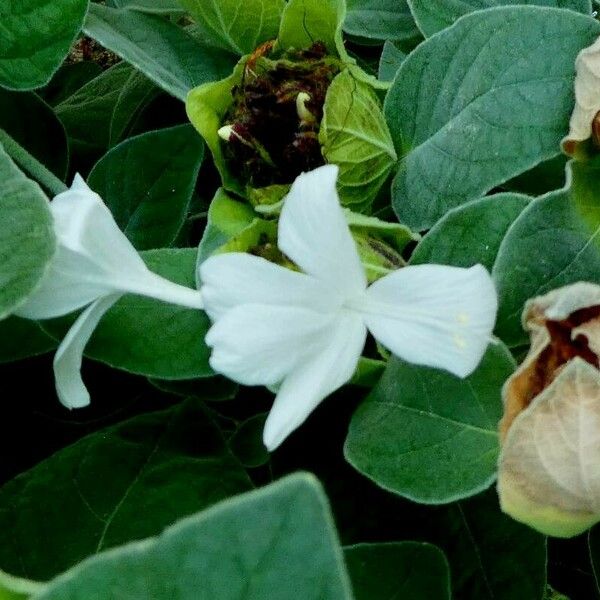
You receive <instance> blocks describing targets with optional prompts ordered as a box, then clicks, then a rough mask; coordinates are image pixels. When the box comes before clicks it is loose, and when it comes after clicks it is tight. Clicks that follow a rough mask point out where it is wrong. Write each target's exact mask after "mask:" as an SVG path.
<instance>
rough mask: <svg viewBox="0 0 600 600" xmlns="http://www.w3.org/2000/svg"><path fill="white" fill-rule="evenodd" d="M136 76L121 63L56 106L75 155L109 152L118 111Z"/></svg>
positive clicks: (129, 68)
mask: <svg viewBox="0 0 600 600" xmlns="http://www.w3.org/2000/svg"><path fill="white" fill-rule="evenodd" d="M132 73H133V69H132V68H131V67H130V66H129V65H127V64H125V63H118V64H116V65H114V66H113V67H111V68H110V69H108V70H106V71H103V72H102V73H101V74H100V75H98V77H95V78H94V79H92V80H91V81H89V82H88V83H86V84H85V85H83V86H82V87H80V88H78V89H77V90H75V91H74V93H73V94H71V95H70V96H68V97H67V98H64V99H63V100H61V102H60V103H58V104H57V105H56V107H55V111H56V114H57V116H58V118H59V119H60V120H61V121H62V123H63V125H64V126H65V129H66V130H67V134H68V135H69V140H70V142H71V148H72V149H73V150H74V153H76V154H78V155H81V154H86V155H90V154H91V155H93V154H94V153H96V152H103V151H105V150H106V149H108V146H109V143H110V132H111V123H112V119H113V115H114V111H115V107H116V105H117V103H118V101H119V98H120V97H121V92H122V90H123V88H124V86H125V85H126V83H127V81H129V78H130V77H131V75H132Z"/></svg>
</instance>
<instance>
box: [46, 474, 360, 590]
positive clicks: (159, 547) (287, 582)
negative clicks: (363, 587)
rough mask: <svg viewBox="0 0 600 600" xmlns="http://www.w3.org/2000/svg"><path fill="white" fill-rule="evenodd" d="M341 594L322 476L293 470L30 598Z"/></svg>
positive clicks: (342, 581) (344, 582)
mask: <svg viewBox="0 0 600 600" xmlns="http://www.w3.org/2000/svg"><path fill="white" fill-rule="evenodd" d="M94 597H96V598H125V597H130V598H152V599H153V600H163V599H164V600H216V599H218V600H237V599H239V598H248V599H250V598H256V599H257V600H258V599H263V598H269V600H298V599H299V598H302V600H350V598H351V592H350V586H349V582H348V578H347V575H346V573H345V570H344V565H343V557H342V553H341V549H340V548H339V545H338V541H337V538H336V535H335V531H334V526H333V519H332V517H331V514H330V512H329V507H328V506H327V500H326V498H325V495H324V493H323V491H322V489H321V486H320V485H319V484H318V483H317V482H316V481H315V480H314V479H313V478H312V477H311V476H309V475H294V476H291V477H288V478H286V479H284V480H282V481H279V482H277V483H274V484H272V485H270V486H268V487H266V488H263V489H261V490H258V491H255V492H251V493H248V494H245V495H243V496H240V497H238V498H233V499H231V500H228V501H225V502H223V503H221V504H219V505H218V506H216V507H214V508H212V509H209V510H208V511H206V512H204V513H202V514H199V515H197V516H194V517H191V518H189V519H186V520H184V521H182V522H180V523H178V524H176V525H174V526H173V527H170V528H169V529H167V530H166V531H165V532H164V533H163V534H162V535H161V536H160V537H158V538H154V539H150V540H147V541H145V542H141V543H138V544H132V545H129V546H125V547H123V548H120V549H119V550H117V551H115V552H111V553H107V554H103V555H101V556H98V557H95V558H93V559H91V560H89V561H86V562H85V563H83V564H81V565H79V566H77V567H75V568H74V569H73V570H72V571H70V572H68V573H66V574H65V575H64V576H63V577H59V578H58V579H56V580H55V581H54V582H52V583H51V584H50V585H49V586H48V588H47V591H45V592H44V593H42V594H39V595H38V597H37V598H36V600H59V599H60V600H65V598H69V599H70V600H79V599H81V600H84V599H85V600H89V599H90V598H94Z"/></svg>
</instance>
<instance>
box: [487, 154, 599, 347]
mask: <svg viewBox="0 0 600 600" xmlns="http://www.w3.org/2000/svg"><path fill="white" fill-rule="evenodd" d="M569 169H572V171H573V174H572V176H569V177H568V180H569V181H572V182H573V184H572V185H567V187H565V189H563V190H558V191H556V192H551V193H550V194H547V195H546V196H542V197H541V198H538V199H536V200H535V201H533V202H532V203H531V204H530V205H529V206H528V207H527V208H526V209H525V210H524V211H523V212H522V213H521V215H520V216H519V217H518V218H517V220H516V221H515V222H514V224H513V225H512V226H511V227H510V229H509V230H508V232H507V234H506V237H505V238H504V240H503V241H502V244H501V245H500V249H499V251H498V257H497V259H496V263H495V264H494V270H493V277H494V282H495V284H496V288H497V290H498V297H499V301H500V305H499V310H498V320H497V324H496V332H497V334H498V335H499V336H500V337H501V338H502V340H503V341H504V342H505V343H506V344H508V345H509V346H511V347H514V346H519V345H522V344H526V343H528V339H529V338H528V336H527V334H526V333H525V332H524V331H523V329H522V326H521V313H522V312H523V306H524V304H525V302H526V301H527V300H529V298H533V297H534V296H539V295H542V294H545V293H546V292H548V291H550V290H552V289H555V288H558V287H561V286H563V285H567V284H569V283H575V282H577V281H598V280H599V278H600V246H599V245H598V241H597V240H598V235H599V234H600V211H599V209H598V206H600V204H599V203H598V202H597V201H595V199H594V196H597V187H598V181H600V169H598V167H595V168H593V169H592V170H591V173H590V172H587V171H588V169H589V167H588V166H586V165H584V164H581V163H571V166H569ZM590 195H591V197H589V196H590ZM585 205H587V206H588V209H589V210H588V212H587V214H586V217H585V218H584V217H583V211H584V210H585ZM590 211H591V212H590Z"/></svg>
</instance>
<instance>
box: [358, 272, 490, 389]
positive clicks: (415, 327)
mask: <svg viewBox="0 0 600 600" xmlns="http://www.w3.org/2000/svg"><path fill="white" fill-rule="evenodd" d="M365 296H366V299H365V300H363V301H362V306H360V305H361V301H357V302H356V308H357V309H358V310H362V312H363V314H364V318H365V323H366V325H367V327H368V328H369V331H371V333H372V334H373V335H374V336H375V338H376V339H377V340H378V341H379V342H381V343H382V344H383V345H384V346H386V347H388V348H389V349H390V350H391V351H392V352H393V353H394V354H395V355H396V356H399V357H400V358H402V359H404V360H406V361H408V362H411V363H415V364H418V365H426V366H430V367H435V368H441V369H445V370H447V371H450V373H453V374H454V375H458V376H459V377H466V376H467V375H469V374H470V373H472V372H473V371H474V370H475V368H476V367H477V365H478V364H479V361H480V360H481V358H482V357H483V354H484V353H485V350H486V348H487V346H488V343H489V341H490V339H491V334H492V331H493V328H494V322H495V319H496V310H497V306H498V301H497V296H496V290H495V288H494V284H493V282H492V280H491V277H490V275H489V273H488V272H487V271H486V270H485V268H484V267H482V266H481V265H476V266H474V267H471V268H470V269H462V268H458V267H446V266H442V265H418V266H414V267H405V268H403V269H400V270H399V271H395V272H394V273H391V274H390V275H386V276H385V277H383V278H382V279H380V280H379V281H376V282H375V283H374V284H373V285H372V286H371V287H370V288H369V289H368V290H367V293H366V295H365Z"/></svg>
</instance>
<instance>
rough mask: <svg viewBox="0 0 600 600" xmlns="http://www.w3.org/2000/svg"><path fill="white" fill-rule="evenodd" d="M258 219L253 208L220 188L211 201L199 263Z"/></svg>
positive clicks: (199, 249) (199, 253)
mask: <svg viewBox="0 0 600 600" xmlns="http://www.w3.org/2000/svg"><path fill="white" fill-rule="evenodd" d="M256 221H258V218H257V216H256V213H255V212H254V211H253V210H252V208H251V207H250V206H249V205H248V204H245V203H244V202H240V201H239V200H234V199H233V198H232V197H231V196H229V195H228V194H227V192H225V191H224V190H223V188H219V189H218V190H217V192H216V194H215V197H214V198H213V200H212V202H211V203H210V207H209V209H208V219H207V223H206V229H205V230H204V235H203V236H202V240H201V242H200V246H199V248H198V264H202V263H203V262H204V261H205V260H206V259H207V258H208V257H209V256H211V255H213V254H215V252H217V251H218V250H219V249H220V248H222V247H223V246H224V245H225V244H227V243H228V242H229V241H230V240H232V239H234V238H235V237H236V236H238V235H240V234H243V232H244V231H245V230H247V229H248V228H249V227H252V225H253V223H255V222H256Z"/></svg>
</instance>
